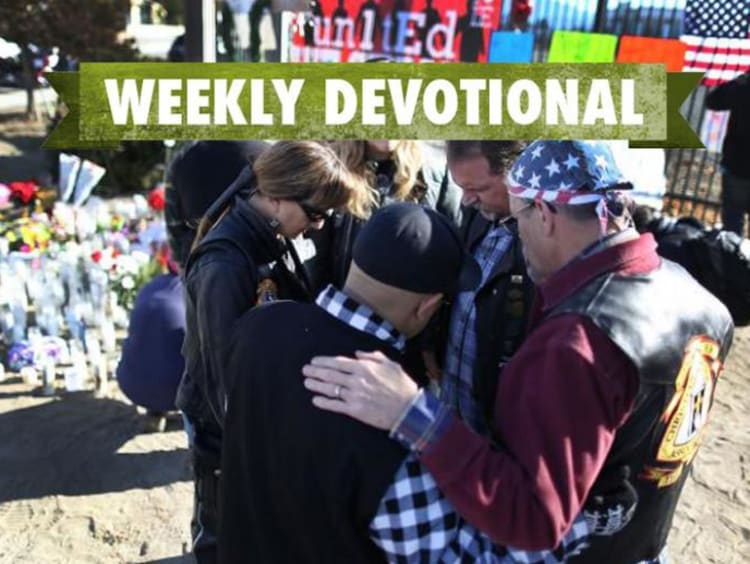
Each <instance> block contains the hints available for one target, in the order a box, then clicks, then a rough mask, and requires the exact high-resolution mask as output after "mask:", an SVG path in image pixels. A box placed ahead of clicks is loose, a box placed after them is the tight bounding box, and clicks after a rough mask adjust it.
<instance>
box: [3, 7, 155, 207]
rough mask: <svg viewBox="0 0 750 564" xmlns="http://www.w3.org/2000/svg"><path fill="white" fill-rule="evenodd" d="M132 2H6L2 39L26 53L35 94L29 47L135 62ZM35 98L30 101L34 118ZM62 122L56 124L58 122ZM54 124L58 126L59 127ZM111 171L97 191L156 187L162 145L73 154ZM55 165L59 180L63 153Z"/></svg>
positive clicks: (52, 156) (81, 58)
mask: <svg viewBox="0 0 750 564" xmlns="http://www.w3.org/2000/svg"><path fill="white" fill-rule="evenodd" d="M129 11H130V1H129V0H0V37H3V38H4V39H6V40H8V41H13V42H15V43H18V45H19V46H21V48H22V49H24V50H25V52H26V54H27V55H26V57H25V61H24V64H25V66H26V74H27V89H28V91H29V94H30V98H31V96H33V85H34V80H33V74H32V73H33V69H32V67H31V64H32V62H31V60H30V57H29V56H28V50H27V49H26V46H27V45H28V44H29V43H33V44H35V45H38V46H41V47H44V48H51V47H59V49H60V51H61V53H62V54H67V55H70V56H72V57H74V58H76V59H78V60H79V61H84V62H92V61H133V60H137V59H138V52H137V51H136V49H135V48H134V47H133V42H132V40H129V39H126V38H125V37H124V32H125V27H126V24H127V16H128V13H129ZM31 104H33V98H31V99H30V105H29V112H28V113H29V114H31V111H30V110H31V108H32V105H31ZM54 121H56V120H54ZM53 125H54V124H53ZM71 152H74V153H77V154H80V155H81V156H82V157H84V158H87V159H89V160H92V161H94V162H96V163H98V164H101V165H102V166H105V167H106V168H107V174H106V175H105V177H104V178H103V179H102V182H101V185H100V186H99V187H98V188H97V190H96V191H97V193H99V194H102V195H117V194H128V193H134V192H142V191H145V190H148V189H150V188H152V187H153V186H154V185H155V183H156V182H158V181H159V180H160V179H161V176H162V174H163V166H162V165H163V161H164V147H163V144H162V143H161V142H148V143H123V144H122V146H121V147H120V149H118V150H115V151H104V150H91V151H71ZM48 156H49V163H50V168H51V172H52V175H53V177H56V176H57V166H58V165H57V160H58V159H57V156H58V155H57V154H56V153H54V152H52V151H50V154H49V155H48Z"/></svg>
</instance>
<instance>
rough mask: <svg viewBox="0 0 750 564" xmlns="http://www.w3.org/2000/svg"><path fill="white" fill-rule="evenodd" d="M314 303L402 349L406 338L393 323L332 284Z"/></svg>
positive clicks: (355, 326)
mask: <svg viewBox="0 0 750 564" xmlns="http://www.w3.org/2000/svg"><path fill="white" fill-rule="evenodd" d="M315 303H316V304H318V305H319V306H320V307H322V308H323V309H324V310H325V311H326V312H328V313H330V314H331V315H332V316H334V317H335V318H336V319H339V320H341V321H343V322H344V323H346V324H348V325H351V326H352V327H354V328H355V329H358V330H360V331H362V332H364V333H367V334H368V335H372V336H374V337H377V338H378V339H380V340H381V341H385V342H386V343H388V344H389V345H391V346H392V347H393V348H395V349H396V350H399V351H403V350H404V347H405V346H406V338H405V337H404V336H403V335H402V334H401V332H400V331H397V330H396V328H395V327H393V325H391V324H390V323H389V322H388V321H386V320H385V319H383V318H382V317H380V316H379V315H378V314H377V313H375V312H374V311H372V309H371V308H369V307H367V306H366V305H363V304H360V303H358V302H357V301H356V300H353V299H352V298H350V297H349V296H347V295H346V294H345V293H344V292H342V291H341V290H337V289H336V287H335V286H333V285H332V284H329V285H328V287H327V288H326V289H325V290H323V291H322V292H321V293H320V294H319V295H318V298H317V299H316V300H315Z"/></svg>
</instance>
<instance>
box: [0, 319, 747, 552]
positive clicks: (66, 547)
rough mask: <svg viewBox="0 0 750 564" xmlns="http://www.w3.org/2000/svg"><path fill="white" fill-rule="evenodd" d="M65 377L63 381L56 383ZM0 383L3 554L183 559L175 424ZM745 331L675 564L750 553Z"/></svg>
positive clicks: (183, 479)
mask: <svg viewBox="0 0 750 564" xmlns="http://www.w3.org/2000/svg"><path fill="white" fill-rule="evenodd" d="M58 384H61V382H58ZM32 392H33V388H32V387H31V386H28V385H26V384H23V383H21V382H20V380H18V379H15V380H11V381H8V382H5V383H3V384H0V562H14V563H15V562H19V563H29V564H32V563H33V564H36V563H42V562H44V563H47V562H49V563H58V562H59V563H63V562H65V563H79V562H92V563H93V562H160V563H170V564H171V563H177V562H190V561H191V559H190V557H189V556H185V553H186V552H187V550H188V546H189V545H188V542H189V537H190V533H189V526H188V523H189V520H190V512H191V504H192V497H191V496H192V493H191V483H190V481H189V479H190V473H189V467H188V453H187V450H186V439H185V435H184V433H183V432H182V431H180V430H179V423H178V422H177V421H174V422H172V425H171V428H172V429H173V430H168V431H167V432H165V433H158V434H149V433H146V432H145V431H144V428H145V427H144V419H143V418H142V417H141V416H140V415H139V414H138V413H137V412H136V410H135V408H134V407H133V406H130V405H128V404H127V403H126V402H124V401H123V400H122V397H121V396H120V395H119V393H118V392H117V390H116V389H115V390H113V391H112V393H111V394H110V395H109V397H106V398H97V397H95V396H94V395H93V394H92V393H86V392H80V393H76V394H65V393H63V392H61V393H60V394H59V395H58V396H57V397H54V398H51V399H50V398H42V397H38V396H34V395H33V393H32ZM749 395H750V328H749V329H745V330H740V331H738V334H737V338H736V343H735V347H734V350H733V352H732V354H731V355H730V359H729V363H728V366H727V369H726V370H725V372H724V375H723V376H722V379H721V381H720V384H719V386H718V389H717V392H716V402H715V404H714V409H713V412H712V416H711V417H712V419H711V422H710V425H709V429H708V432H707V436H706V438H705V441H704V444H703V446H702V448H701V450H700V451H699V453H698V456H697V461H696V464H695V466H694V471H693V473H692V476H691V477H690V478H689V480H688V483H687V486H686V488H685V491H684V493H683V496H682V500H681V503H680V506H679V508H678V512H677V517H676V519H675V523H674V528H673V531H672V535H671V537H670V552H671V555H672V561H673V562H676V563H682V562H690V563H704V562H705V563H708V562H711V563H717V564H730V563H736V564H740V563H743V562H747V560H748V555H750V460H749V458H750V429H749V428H748V426H747V413H748V410H750V400H748V396H749Z"/></svg>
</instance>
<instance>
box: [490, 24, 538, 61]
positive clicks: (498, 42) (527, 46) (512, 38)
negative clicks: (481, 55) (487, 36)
mask: <svg viewBox="0 0 750 564" xmlns="http://www.w3.org/2000/svg"><path fill="white" fill-rule="evenodd" d="M533 55H534V34H533V33H531V32H526V33H521V32H518V31H496V32H495V33H493V34H492V39H491V40H490V56H489V62H490V63H530V62H532V59H533Z"/></svg>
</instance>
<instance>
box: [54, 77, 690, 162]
mask: <svg viewBox="0 0 750 564" xmlns="http://www.w3.org/2000/svg"><path fill="white" fill-rule="evenodd" d="M47 76H48V78H49V81H50V83H51V84H52V86H53V87H54V88H55V89H56V90H57V91H58V93H59V94H60V96H61V98H62V100H63V101H64V102H65V103H66V104H67V106H68V110H69V112H68V114H67V115H66V117H65V118H64V119H63V120H62V121H61V122H60V124H59V125H58V126H57V128H56V129H55V130H54V131H53V132H52V133H51V135H50V136H49V138H48V139H47V141H46V143H45V147H48V148H73V147H92V146H97V147H102V146H112V145H116V144H117V143H118V142H120V141H123V140H134V141H139V140H159V139H539V138H543V139H627V140H630V141H631V142H639V143H640V144H641V146H644V145H648V146H668V147H693V146H696V143H698V144H700V142H699V141H698V138H697V136H696V135H695V133H694V132H693V131H692V130H691V129H690V127H689V126H688V125H687V123H685V121H684V119H683V118H682V116H681V115H680V114H679V105H680V102H681V101H682V100H683V99H684V97H685V96H687V94H688V93H689V92H690V90H691V89H692V88H693V87H694V85H695V83H696V82H697V79H698V78H699V77H695V76H693V75H690V74H687V73H685V74H682V73H677V74H676V75H675V76H672V75H669V79H668V75H667V73H666V72H665V71H664V67H663V66H661V65H639V64H570V65H568V64H529V65H520V64H513V65H505V64H445V65H436V64H420V65H416V64H415V65H412V64H352V63H349V64H310V63H307V64H262V65H259V64H240V63H225V64H209V63H190V64H186V63H84V64H82V65H81V71H80V73H50V74H48V75H47Z"/></svg>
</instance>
